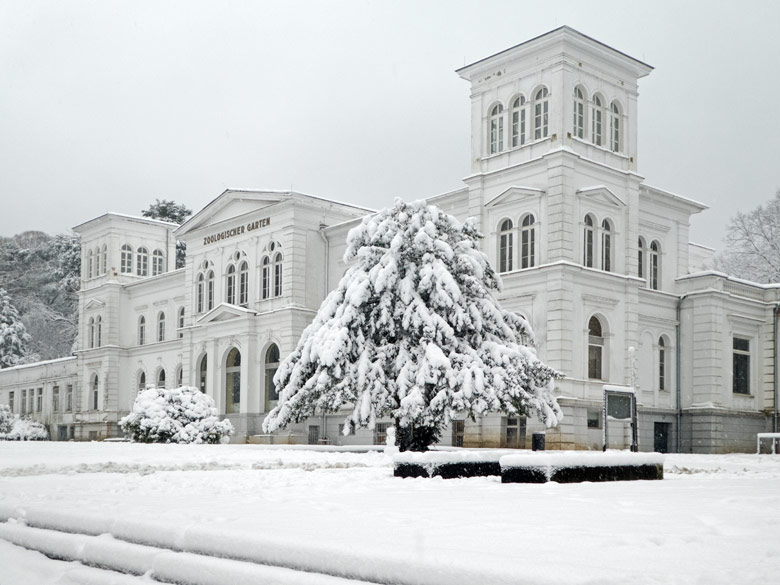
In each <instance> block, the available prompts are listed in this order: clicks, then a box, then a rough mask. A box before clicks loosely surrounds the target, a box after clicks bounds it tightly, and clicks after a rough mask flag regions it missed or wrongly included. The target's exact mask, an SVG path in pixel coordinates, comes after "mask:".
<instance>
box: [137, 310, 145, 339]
mask: <svg viewBox="0 0 780 585" xmlns="http://www.w3.org/2000/svg"><path fill="white" fill-rule="evenodd" d="M145 342H146V317H144V316H143V315H141V316H140V317H139V318H138V345H143V344H144V343H145Z"/></svg>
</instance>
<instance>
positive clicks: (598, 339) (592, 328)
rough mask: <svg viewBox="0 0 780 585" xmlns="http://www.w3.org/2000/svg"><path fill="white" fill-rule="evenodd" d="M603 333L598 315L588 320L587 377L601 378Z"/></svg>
mask: <svg viewBox="0 0 780 585" xmlns="http://www.w3.org/2000/svg"><path fill="white" fill-rule="evenodd" d="M603 364H604V334H603V329H602V326H601V321H600V320H599V318H598V317H595V316H594V317H591V318H590V321H588V378H590V379H592V380H603V379H604V377H603V373H604V372H603Z"/></svg>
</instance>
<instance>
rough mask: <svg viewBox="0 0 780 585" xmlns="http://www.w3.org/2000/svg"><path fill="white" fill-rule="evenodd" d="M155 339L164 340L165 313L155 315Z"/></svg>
mask: <svg viewBox="0 0 780 585" xmlns="http://www.w3.org/2000/svg"><path fill="white" fill-rule="evenodd" d="M157 341H165V313H163V312H162V311H160V314H159V315H157Z"/></svg>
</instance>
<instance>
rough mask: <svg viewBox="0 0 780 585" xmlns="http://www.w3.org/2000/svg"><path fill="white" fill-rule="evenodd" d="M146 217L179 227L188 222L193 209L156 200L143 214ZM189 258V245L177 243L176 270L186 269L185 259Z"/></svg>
mask: <svg viewBox="0 0 780 585" xmlns="http://www.w3.org/2000/svg"><path fill="white" fill-rule="evenodd" d="M141 215H143V216H144V217H150V218H152V219H161V220H163V221H170V222H172V223H177V224H179V225H181V224H183V223H184V222H185V221H187V218H188V217H189V216H191V215H192V209H188V208H187V207H186V206H185V205H184V204H183V203H176V202H175V201H169V200H168V199H163V200H160V199H155V202H154V203H152V204H151V205H150V206H149V209H146V210H144V211H142V212H141ZM186 256H187V244H185V243H184V242H180V241H178V240H177V241H176V268H184V259H185V257H186Z"/></svg>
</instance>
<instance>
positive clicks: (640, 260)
mask: <svg viewBox="0 0 780 585" xmlns="http://www.w3.org/2000/svg"><path fill="white" fill-rule="evenodd" d="M636 249H637V252H636V275H637V276H638V277H639V278H644V277H645V257H646V254H647V250H646V244H645V239H644V238H643V237H642V236H639V239H638V240H637V243H636Z"/></svg>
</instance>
